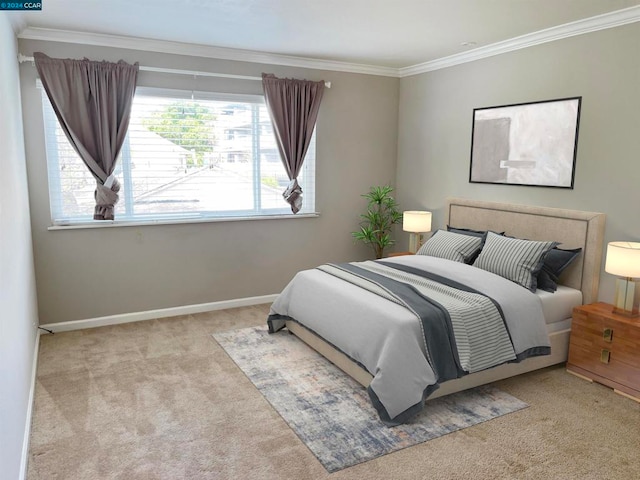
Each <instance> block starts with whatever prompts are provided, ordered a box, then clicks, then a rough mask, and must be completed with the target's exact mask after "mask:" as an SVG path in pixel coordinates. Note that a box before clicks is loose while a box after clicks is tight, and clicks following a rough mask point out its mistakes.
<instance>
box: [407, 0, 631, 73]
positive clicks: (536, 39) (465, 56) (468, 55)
mask: <svg viewBox="0 0 640 480" xmlns="http://www.w3.org/2000/svg"><path fill="white" fill-rule="evenodd" d="M638 21H640V5H637V6H635V7H630V8H625V9H622V10H616V11H614V12H609V13H604V14H602V15H597V16H595V17H589V18H585V19H583V20H577V21H575V22H570V23H565V24H563V25H558V26H557V27H551V28H547V29H545V30H540V31H538V32H534V33H529V34H526V35H522V36H520V37H514V38H512V39H510V40H505V41H503V42H497V43H492V44H491V45H487V46H485V47H480V48H474V49H473V50H469V51H468V52H464V53H459V54H456V55H450V56H448V57H443V58H439V59H437V60H433V61H430V62H425V63H420V64H417V65H413V66H410V67H403V68H399V69H398V73H399V76H400V77H401V78H402V77H409V76H412V75H418V74H420V73H426V72H432V71H434V70H440V69H443V68H448V67H453V66H455V65H460V64H463V63H468V62H473V61H475V60H481V59H483V58H487V57H493V56H494V55H501V54H503V53H508V52H512V51H514V50H520V49H523V48H528V47H533V46H535V45H540V44H543V43H548V42H554V41H556V40H562V39H563V38H569V37H574V36H576V35H583V34H585V33H591V32H596V31H598V30H606V29H608V28H614V27H619V26H622V25H626V24H629V23H634V22H638Z"/></svg>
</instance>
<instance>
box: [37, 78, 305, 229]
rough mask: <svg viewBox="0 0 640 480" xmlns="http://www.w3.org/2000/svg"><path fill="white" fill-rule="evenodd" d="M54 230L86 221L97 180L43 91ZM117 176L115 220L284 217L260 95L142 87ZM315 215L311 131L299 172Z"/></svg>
mask: <svg viewBox="0 0 640 480" xmlns="http://www.w3.org/2000/svg"><path fill="white" fill-rule="evenodd" d="M42 103H43V109H44V124H45V141H46V150H47V163H48V169H49V196H50V202H51V218H52V222H53V224H54V225H66V224H74V223H85V222H92V216H93V209H94V205H95V202H94V190H95V180H94V178H93V176H92V175H91V173H90V172H89V170H88V169H87V167H86V166H85V164H84V163H83V162H82V160H81V159H80V158H79V156H78V155H77V153H76V152H75V151H74V150H73V148H72V147H71V145H70V144H69V142H68V140H67V138H66V136H65V135H64V133H63V131H62V129H61V128H60V125H59V123H58V120H57V118H56V116H55V114H54V112H53V109H52V107H51V104H50V102H49V99H48V98H47V96H46V93H45V92H44V89H43V90H42ZM116 176H117V178H118V180H119V182H120V184H121V190H120V201H119V202H118V203H117V204H116V208H115V217H116V221H123V222H144V221H150V222H154V221H171V219H175V220H180V221H183V220H185V219H190V218H215V217H251V216H266V215H286V214H291V209H290V207H289V205H288V204H287V203H286V202H285V201H284V199H283V198H282V191H283V190H284V188H285V187H286V186H287V184H288V183H289V179H288V177H287V174H286V172H285V169H284V166H283V165H282V162H281V160H280V156H279V154H278V150H277V146H276V143H275V138H274V135H273V130H272V125H271V120H270V118H269V115H268V113H267V110H266V107H265V105H264V99H263V97H261V96H253V95H229V94H212V93H198V94H197V95H194V94H193V93H192V92H184V91H175V90H161V89H153V88H141V87H139V88H138V90H137V91H136V96H135V99H134V102H133V107H132V112H131V121H130V124H129V131H128V134H127V137H126V139H125V142H124V145H123V147H122V151H121V154H120V159H119V161H118V166H117V169H116ZM299 183H300V185H301V187H302V189H303V198H304V202H303V209H302V210H301V212H300V213H303V214H304V213H311V212H314V210H315V202H314V201H315V133H314V136H313V139H312V142H311V145H310V147H309V151H308V152H307V156H306V158H305V162H304V166H303V170H302V172H301V175H300V176H299Z"/></svg>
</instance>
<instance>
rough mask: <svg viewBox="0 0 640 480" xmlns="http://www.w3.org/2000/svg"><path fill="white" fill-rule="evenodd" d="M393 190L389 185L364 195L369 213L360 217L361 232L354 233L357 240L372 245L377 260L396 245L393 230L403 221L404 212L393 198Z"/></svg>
mask: <svg viewBox="0 0 640 480" xmlns="http://www.w3.org/2000/svg"><path fill="white" fill-rule="evenodd" d="M391 192H393V188H392V187H390V186H389V185H385V186H383V187H371V189H370V190H369V193H366V194H364V195H362V196H363V197H365V198H366V199H367V213H364V214H362V215H360V218H361V219H362V221H361V222H360V230H358V231H357V232H352V235H353V237H354V238H355V239H356V240H362V241H363V242H364V243H365V244H367V245H371V248H373V251H374V252H375V254H376V258H382V255H383V253H384V249H385V248H387V247H390V246H391V245H393V244H394V243H395V240H393V239H392V238H391V228H392V227H393V225H395V224H396V223H400V222H401V221H402V212H400V211H399V210H398V203H397V202H396V201H395V199H394V198H393V197H392V196H391Z"/></svg>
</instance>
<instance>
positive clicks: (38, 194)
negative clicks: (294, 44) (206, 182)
mask: <svg viewBox="0 0 640 480" xmlns="http://www.w3.org/2000/svg"><path fill="white" fill-rule="evenodd" d="M20 51H21V52H22V53H24V54H26V55H30V54H32V53H33V52H34V51H42V52H44V53H46V54H48V55H50V56H54V57H65V58H66V57H70V58H82V57H88V58H91V59H106V60H110V61H116V60H119V59H120V58H122V59H124V60H126V61H129V62H133V61H139V62H140V64H141V65H146V66H161V67H169V68H182V69H189V70H205V71H215V72H224V73H234V74H243V75H254V76H255V75H257V76H259V75H260V73H261V72H263V71H264V72H272V73H275V74H276V75H278V76H288V77H296V78H308V79H310V80H320V79H324V80H328V81H331V82H332V88H331V89H330V90H327V91H326V92H325V95H324V98H323V101H322V106H321V110H320V115H319V119H318V124H317V170H316V178H317V185H316V208H317V210H318V211H319V212H320V217H319V218H305V219H297V220H254V221H239V222H222V223H205V224H188V225H170V226H146V227H127V228H101V229H90V230H69V231H48V230H47V227H48V226H49V225H50V224H51V221H50V215H49V200H48V191H47V175H46V161H45V152H44V145H43V134H42V108H41V103H40V95H39V91H38V90H37V88H36V86H35V80H36V72H35V68H34V67H33V66H32V65H30V64H23V65H22V67H21V79H22V91H23V110H24V125H25V135H26V146H27V168H28V172H29V188H30V195H31V203H32V228H33V237H34V252H35V261H36V274H37V283H38V301H39V307H40V319H41V323H52V322H62V321H70V320H79V319H86V318H95V317H100V316H105V315H113V314H119V313H129V312H138V311H146V310H153V309H161V308H168V307H177V306H182V305H193V304H199V303H207V302H215V301H220V300H229V299H235V298H242V297H250V296H258V295H267V294H274V293H278V292H279V291H280V290H281V289H282V288H283V287H284V286H285V285H286V283H287V282H288V281H289V280H290V279H291V278H292V277H293V275H294V274H295V273H296V272H297V271H299V270H301V269H304V268H310V267H314V266H316V265H318V264H320V263H323V262H341V261H347V260H358V259H364V258H365V257H366V256H368V255H369V253H368V250H366V249H365V247H364V246H363V245H355V244H354V242H353V240H352V238H351V234H350V232H351V231H352V230H354V229H355V228H356V227H357V224H358V214H359V213H360V210H361V209H362V208H363V207H364V205H365V203H364V200H363V199H362V198H361V197H360V194H361V193H364V192H366V191H367V190H368V189H369V186H371V185H374V184H385V183H393V182H394V180H395V171H396V161H395V158H396V153H397V111H398V88H399V80H398V79H394V78H386V77H378V76H368V75H358V74H348V73H337V72H325V71H318V70H312V69H301V68H288V67H279V66H270V65H260V64H250V63H242V62H232V61H222V60H211V59H204V58H198V57H187V56H179V55H164V54H157V53H150V52H142V51H133V50H123V49H120V50H116V49H111V48H102V47H86V46H82V45H71V44H62V43H47V42H37V41H25V40H21V41H20ZM139 84H140V85H147V86H164V87H172V88H184V89H188V90H191V89H192V88H195V89H196V90H219V91H227V92H242V93H261V84H260V82H240V81H237V80H235V81H230V80H223V79H214V78H209V79H207V78H198V79H197V80H196V83H195V87H194V81H193V77H189V76H187V77H184V76H182V77H181V76H175V75H168V74H152V73H149V72H142V73H141V74H140V79H139Z"/></svg>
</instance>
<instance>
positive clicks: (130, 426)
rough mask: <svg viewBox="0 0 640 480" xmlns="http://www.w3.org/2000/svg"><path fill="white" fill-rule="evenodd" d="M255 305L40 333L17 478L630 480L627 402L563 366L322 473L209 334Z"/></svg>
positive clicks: (630, 410)
mask: <svg viewBox="0 0 640 480" xmlns="http://www.w3.org/2000/svg"><path fill="white" fill-rule="evenodd" d="M267 312H268V306H267V305H265V306H257V307H244V308H239V309H234V310H226V311H218V312H210V313H206V314H198V315H191V316H184V317H175V318H168V319H160V320H150V321H145V322H138V323H133V324H125V325H117V326H111V327H102V328H96V329H90V330H83V331H76V332H68V333H59V334H55V335H43V336H42V338H41V343H40V356H39V362H38V373H37V384H36V391H35V405H34V412H33V425H32V434H31V446H30V453H29V470H28V478H29V479H30V480H34V479H46V480H51V479H56V480H60V479H65V480H66V479H70V480H82V479H135V480H137V479H247V480H252V479H285V480H287V479H292V480H293V479H296V480H299V479H323V478H327V479H340V480H347V479H354V480H355V479H362V478H368V479H388V478H393V479H412V480H413V479H421V478H425V479H426V478H429V479H479V478H481V479H536V480H538V479H541V478H553V479H594V480H595V479H621V480H622V479H625V480H626V479H634V478H638V472H640V455H639V454H638V445H639V444H640V404H638V403H636V402H634V401H632V400H630V399H627V398H624V397H622V396H619V395H616V394H614V393H613V392H612V391H611V390H610V389H608V388H606V387H603V386H601V385H597V384H591V383H588V382H586V381H583V380H581V379H578V378H576V377H574V376H572V375H569V374H567V373H566V372H565V371H564V368H562V367H558V368H549V369H545V370H541V371H538V372H532V373H530V374H526V375H521V376H519V377H516V378H513V379H508V380H504V381H502V382H498V383H497V384H496V386H497V387H498V388H499V389H501V390H504V391H506V392H507V393H510V394H511V395H513V396H515V397H516V398H519V399H521V400H522V401H524V402H526V403H528V404H529V405H530V406H529V408H526V409H524V410H521V411H519V412H518V413H517V414H515V415H505V416H502V417H499V418H496V419H494V420H492V421H490V422H485V423H481V424H479V425H476V426H473V427H470V428H466V429H463V430H459V431H457V432H454V433H451V434H449V435H445V436H442V437H439V438H436V439H434V440H431V441H428V442H425V443H421V444H418V445H415V446H413V447H410V448H405V449H403V450H400V451H397V452H394V453H391V454H389V455H384V456H382V457H379V458H376V459H374V460H371V461H369V462H365V463H361V464H358V465H355V466H353V467H350V468H346V469H344V470H340V471H339V472H336V473H332V474H329V473H327V471H326V470H325V469H324V468H323V466H322V465H321V464H320V463H319V462H318V460H317V459H316V458H315V456H314V455H313V454H312V453H311V452H310V451H309V450H308V449H307V447H306V446H305V445H304V443H303V442H302V441H301V440H300V439H299V438H298V437H297V436H296V434H295V433H294V432H293V430H291V429H290V428H289V427H288V425H287V424H286V422H285V421H284V420H283V419H282V418H281V417H280V415H279V414H278V413H277V412H276V411H275V410H274V409H273V408H272V407H271V405H269V403H268V402H267V401H266V400H265V399H264V397H263V396H262V395H261V394H260V392H259V391H258V390H257V389H256V388H255V387H254V386H253V384H252V383H251V382H250V381H249V379H248V378H247V377H246V376H245V375H244V374H243V373H242V372H241V371H240V369H239V368H238V367H237V366H236V365H235V364H234V363H233V361H232V360H231V359H230V358H229V357H228V355H227V354H226V353H225V352H224V350H223V349H222V348H221V347H220V346H219V345H218V344H217V343H216V342H215V341H214V339H213V337H211V334H213V333H216V332H224V331H229V330H234V329H237V328H242V327H248V326H253V325H263V324H264V322H265V321H266V315H267ZM11 480H13V479H11Z"/></svg>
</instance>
